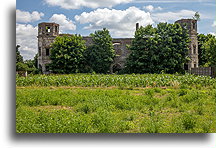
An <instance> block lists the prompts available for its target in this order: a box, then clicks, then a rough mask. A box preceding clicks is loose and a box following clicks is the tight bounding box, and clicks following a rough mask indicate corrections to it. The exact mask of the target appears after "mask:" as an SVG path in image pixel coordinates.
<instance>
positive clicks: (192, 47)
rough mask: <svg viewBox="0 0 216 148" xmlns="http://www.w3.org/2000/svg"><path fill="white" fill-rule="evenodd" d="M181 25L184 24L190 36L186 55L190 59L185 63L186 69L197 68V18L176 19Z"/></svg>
mask: <svg viewBox="0 0 216 148" xmlns="http://www.w3.org/2000/svg"><path fill="white" fill-rule="evenodd" d="M176 23H179V24H180V25H181V26H186V28H187V30H188V34H189V38H190V43H189V52H188V56H189V58H190V61H189V62H188V63H187V65H186V67H187V68H186V69H187V70H191V68H197V67H198V66H199V65H198V64H199V61H198V40H197V20H194V19H181V20H178V21H176Z"/></svg>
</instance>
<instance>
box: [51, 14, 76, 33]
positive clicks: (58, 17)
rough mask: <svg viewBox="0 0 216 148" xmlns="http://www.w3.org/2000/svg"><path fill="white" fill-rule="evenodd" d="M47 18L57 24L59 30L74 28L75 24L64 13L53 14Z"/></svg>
mask: <svg viewBox="0 0 216 148" xmlns="http://www.w3.org/2000/svg"><path fill="white" fill-rule="evenodd" d="M49 20H50V21H52V22H55V23H57V24H59V25H60V31H61V32H62V31H67V30H76V25H75V24H74V23H73V21H72V20H70V19H68V18H67V17H66V16H65V15H64V14H53V16H52V17H51V18H50V19H49Z"/></svg>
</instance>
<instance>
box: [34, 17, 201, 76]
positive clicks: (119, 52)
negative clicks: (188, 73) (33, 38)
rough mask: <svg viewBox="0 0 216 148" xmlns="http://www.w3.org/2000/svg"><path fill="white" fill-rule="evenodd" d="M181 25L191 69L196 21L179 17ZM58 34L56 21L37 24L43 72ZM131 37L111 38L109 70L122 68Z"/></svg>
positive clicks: (89, 41)
mask: <svg viewBox="0 0 216 148" xmlns="http://www.w3.org/2000/svg"><path fill="white" fill-rule="evenodd" d="M176 23H179V24H181V25H183V24H186V26H187V29H188V32H189V37H190V39H191V41H190V44H189V47H190V50H189V53H188V55H189V57H190V58H191V60H190V61H189V62H188V63H187V64H185V69H186V70H188V69H191V68H194V67H198V41H197V21H196V20H193V19H181V20H178V21H176ZM138 28H139V24H138V23H137V24H136V29H138ZM62 35H64V34H59V24H56V23H44V22H43V23H40V24H38V36H37V37H38V67H39V68H41V69H42V72H43V73H45V74H46V73H49V71H48V70H47V69H48V67H47V64H49V63H51V60H50V57H49V56H50V45H51V43H53V42H54V39H55V38H56V37H57V36H62ZM83 40H85V41H86V46H89V45H90V44H92V38H91V37H89V36H87V37H83ZM132 40H133V38H113V45H114V49H115V54H116V57H115V58H114V62H113V64H112V65H111V72H115V71H119V70H120V69H123V68H124V65H125V61H126V58H127V57H128V55H129V54H130V51H129V50H128V49H127V45H131V43H132Z"/></svg>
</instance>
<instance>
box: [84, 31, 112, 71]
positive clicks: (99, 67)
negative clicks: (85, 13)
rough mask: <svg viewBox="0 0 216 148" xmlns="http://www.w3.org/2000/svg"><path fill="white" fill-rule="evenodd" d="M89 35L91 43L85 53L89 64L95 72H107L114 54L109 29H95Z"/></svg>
mask: <svg viewBox="0 0 216 148" xmlns="http://www.w3.org/2000/svg"><path fill="white" fill-rule="evenodd" d="M90 36H91V37H92V41H93V44H92V45H90V46H89V47H88V48H87V50H86V53H85V55H86V56H85V57H86V60H87V62H88V64H89V66H90V67H91V68H92V70H93V71H94V72H96V73H109V70H110V66H111V64H112V63H113V58H114V56H115V54H114V47H113V43H112V38H111V36H110V34H109V31H108V30H107V29H105V28H104V29H103V30H99V31H95V33H93V34H91V35H90Z"/></svg>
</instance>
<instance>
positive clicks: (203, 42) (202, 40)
mask: <svg viewBox="0 0 216 148" xmlns="http://www.w3.org/2000/svg"><path fill="white" fill-rule="evenodd" d="M211 38H215V36H213V35H211V34H207V35H204V34H199V35H198V59H199V66H202V67H206V66H209V55H208V54H207V48H206V46H207V42H209V40H210V39H211ZM208 44H209V43H208Z"/></svg>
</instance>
